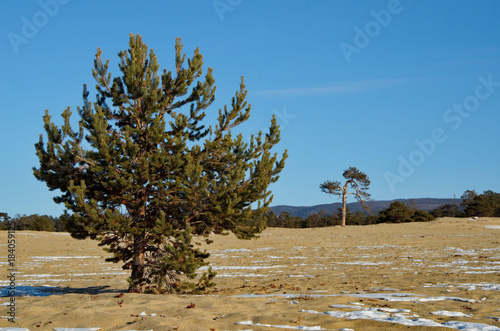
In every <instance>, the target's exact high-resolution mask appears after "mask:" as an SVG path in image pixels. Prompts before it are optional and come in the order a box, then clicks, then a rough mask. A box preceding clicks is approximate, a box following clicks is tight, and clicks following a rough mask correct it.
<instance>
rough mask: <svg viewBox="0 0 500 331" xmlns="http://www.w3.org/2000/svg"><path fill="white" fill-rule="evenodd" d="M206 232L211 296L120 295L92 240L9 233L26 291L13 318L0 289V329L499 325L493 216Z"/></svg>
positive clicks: (498, 255) (498, 224)
mask: <svg viewBox="0 0 500 331" xmlns="http://www.w3.org/2000/svg"><path fill="white" fill-rule="evenodd" d="M6 237H7V232H6V231H3V232H0V238H1V244H2V245H1V246H0V256H2V257H3V258H2V260H0V262H1V263H2V278H1V281H0V286H8V284H9V280H8V278H7V268H8V265H7V263H6V262H7V258H6V256H7V254H8V252H7V246H6V245H5V243H6ZM213 239H214V240H215V242H214V243H213V244H212V245H209V246H207V248H208V249H209V251H210V252H211V254H212V256H211V257H210V262H211V266H212V267H213V269H214V270H216V271H217V273H218V276H217V277H216V282H217V287H216V289H214V291H213V293H211V294H210V295H204V296H189V295H156V296H155V295H139V294H128V293H125V294H123V293H124V292H126V288H127V284H126V282H125V280H126V278H127V277H128V275H129V273H128V272H126V271H123V270H121V268H120V266H119V265H113V264H111V263H106V262H104V258H105V257H106V256H107V253H105V252H104V251H103V250H102V249H101V248H100V247H98V246H97V243H96V242H95V241H91V240H86V241H77V240H74V239H72V238H71V237H70V236H69V235H67V234H62V233H46V232H16V241H17V243H16V252H17V254H16V255H17V256H16V269H17V273H16V279H15V280H16V291H18V293H24V294H27V295H32V296H21V297H17V298H16V301H15V303H16V320H15V321H16V323H15V324H14V323H11V322H9V321H8V320H7V319H6V317H7V312H8V306H7V305H6V304H8V302H9V298H8V297H6V295H7V289H6V288H3V289H2V292H1V294H2V297H1V298H0V304H2V306H0V310H1V312H0V316H3V318H2V319H0V330H2V329H1V328H2V327H3V328H7V327H17V328H25V329H28V330H65V329H64V328H101V330H155V331H161V330H270V329H273V330H279V329H296V330H339V329H344V330H348V329H353V330H374V329H378V330H380V329H394V330H403V329H404V330H407V329H415V330H436V329H440V328H442V329H445V328H446V329H450V328H451V329H467V330H500V323H499V319H500V219H499V218H483V219H479V220H476V221H473V220H470V219H453V218H443V219H439V220H437V221H434V222H429V223H408V224H379V225H371V226H363V227H359V226H348V227H345V228H341V227H334V228H319V229H276V228H271V229H267V230H266V231H264V233H263V234H262V235H261V237H260V238H259V239H253V240H249V241H242V240H237V239H236V238H234V237H233V236H214V237H213ZM2 250H3V251H2ZM4 266H5V267H4ZM58 328H61V329H58ZM3 330H8V329H3Z"/></svg>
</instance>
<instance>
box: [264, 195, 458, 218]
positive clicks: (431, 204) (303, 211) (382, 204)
mask: <svg viewBox="0 0 500 331" xmlns="http://www.w3.org/2000/svg"><path fill="white" fill-rule="evenodd" d="M394 201H401V202H404V203H406V205H407V206H409V207H415V208H417V209H419V210H425V211H431V210H433V209H436V208H439V207H441V206H442V205H446V204H457V205H458V204H460V202H461V199H433V198H421V199H395V200H381V201H369V202H368V205H369V206H370V207H371V212H372V213H373V214H375V215H376V214H377V213H378V212H379V211H381V210H384V209H386V208H387V207H389V205H390V204H391V203H392V202H394ZM338 208H342V202H335V203H329V204H322V205H315V206H301V207H295V206H287V205H279V206H274V207H271V210H272V211H273V212H274V213H275V214H276V215H279V214H280V213H281V212H288V213H289V214H290V216H300V217H302V218H306V217H307V216H309V215H312V214H314V213H319V212H320V211H322V210H324V211H326V212H327V213H328V214H332V213H337V209H338ZM347 208H349V210H350V211H351V212H353V213H355V212H357V211H363V210H364V209H363V207H362V206H361V204H360V203H359V202H351V203H348V204H347Z"/></svg>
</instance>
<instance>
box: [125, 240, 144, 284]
mask: <svg viewBox="0 0 500 331" xmlns="http://www.w3.org/2000/svg"><path fill="white" fill-rule="evenodd" d="M133 245H134V258H133V261H132V275H131V276H130V278H131V280H132V283H131V284H130V285H129V288H128V291H129V293H143V288H142V286H143V284H144V248H145V235H144V233H141V234H139V235H135V236H134V244H133Z"/></svg>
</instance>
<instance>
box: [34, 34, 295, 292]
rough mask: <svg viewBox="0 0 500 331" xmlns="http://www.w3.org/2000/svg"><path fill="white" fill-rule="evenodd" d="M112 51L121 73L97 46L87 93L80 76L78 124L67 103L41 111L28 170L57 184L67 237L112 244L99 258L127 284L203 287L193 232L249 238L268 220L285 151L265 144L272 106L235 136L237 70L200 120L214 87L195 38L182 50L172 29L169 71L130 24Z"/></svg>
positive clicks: (274, 132)
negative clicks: (126, 37)
mask: <svg viewBox="0 0 500 331" xmlns="http://www.w3.org/2000/svg"><path fill="white" fill-rule="evenodd" d="M118 55H119V58H120V62H119V64H118V67H119V69H120V72H121V74H120V75H119V76H116V77H113V76H112V74H111V73H110V72H109V71H108V68H109V60H106V61H103V59H102V52H101V50H100V49H99V48H98V49H97V54H96V56H95V60H94V69H93V70H92V73H93V76H94V78H95V80H96V87H95V88H96V91H97V96H96V101H95V102H90V101H89V98H88V96H89V92H88V90H87V87H86V86H85V85H84V89H83V106H81V107H78V108H77V110H78V115H79V117H80V119H79V121H78V128H77V129H76V130H75V129H74V128H73V127H72V125H71V114H72V112H71V110H70V108H69V107H68V108H67V109H65V110H64V111H63V113H62V118H63V124H62V125H61V126H60V127H58V126H57V125H56V124H54V123H53V122H52V120H51V116H50V115H49V112H48V110H47V111H46V113H45V116H44V117H43V120H44V129H45V132H46V138H47V142H46V143H45V142H44V139H43V138H44V137H43V135H40V140H39V142H38V143H37V144H36V145H35V147H36V152H37V155H38V158H39V161H40V166H39V167H38V168H36V167H35V168H33V171H34V175H35V177H36V178H37V179H39V180H41V181H44V182H45V183H46V184H47V186H48V187H49V189H50V190H59V191H60V192H61V194H60V195H58V196H57V197H55V198H54V200H55V202H56V203H64V205H65V206H66V209H67V210H69V211H71V212H72V216H71V217H68V218H67V220H66V228H67V229H68V231H70V233H71V235H72V236H73V237H74V238H77V239H85V238H91V239H96V240H98V241H99V245H101V246H104V247H105V249H106V250H107V251H109V252H111V253H112V254H113V255H112V257H111V258H109V259H108V261H112V262H115V263H123V268H124V269H127V270H131V276H130V278H129V291H130V292H136V293H148V292H149V293H180V292H202V291H205V290H206V289H207V288H209V287H211V286H213V282H212V280H213V278H214V276H215V273H214V272H212V271H211V269H210V268H209V269H208V271H207V272H205V273H204V274H203V275H201V276H199V277H197V274H196V270H197V269H199V268H200V267H201V266H204V265H207V262H206V259H207V258H208V256H209V254H208V253H207V252H206V251H202V250H200V249H199V248H196V246H195V244H193V240H192V239H193V238H201V239H203V240H206V241H207V242H209V240H208V235H209V234H211V233H215V234H227V233H230V232H232V233H234V234H235V235H236V236H237V237H238V238H241V239H249V238H252V237H254V236H255V235H256V234H258V233H259V232H261V231H262V230H263V229H264V228H265V226H266V219H265V213H266V212H267V210H268V206H269V204H270V202H271V201H272V195H271V192H270V191H269V190H268V186H269V184H271V183H273V182H276V181H277V180H278V178H279V173H280V172H281V171H282V170H283V168H284V165H285V163H284V162H285V159H286V158H287V152H286V151H285V152H284V153H283V155H282V156H281V158H278V155H277V153H271V149H272V148H273V146H275V145H276V144H277V143H278V142H279V141H280V130H279V126H278V125H277V121H276V118H275V117H273V118H272V120H271V125H270V128H269V132H267V133H265V134H263V133H262V131H261V132H259V133H258V134H256V135H252V136H251V137H250V139H249V141H248V142H245V141H244V139H243V136H242V135H241V134H238V135H236V136H233V134H232V130H233V129H234V128H235V127H237V126H238V125H240V124H242V123H244V122H245V121H247V120H248V118H249V116H250V108H251V106H250V105H249V104H247V102H246V101H245V98H246V95H247V90H246V88H245V85H244V81H243V78H242V79H241V84H240V88H239V90H238V91H237V92H236V93H235V96H234V97H233V98H232V101H231V104H230V105H229V106H224V107H223V109H219V113H218V118H217V121H216V123H212V124H211V125H208V126H207V125H205V124H202V121H203V120H204V119H205V116H206V110H207V109H208V108H209V106H210V105H211V104H212V103H213V101H214V98H215V85H214V83H215V81H214V78H213V77H212V69H211V68H208V70H207V71H206V73H205V75H204V76H203V68H202V67H203V56H202V55H201V54H200V52H199V50H198V49H196V50H195V51H194V55H193V57H192V58H188V59H187V61H186V55H185V54H183V53H182V44H181V40H180V39H179V38H178V39H177V40H176V44H175V68H174V70H173V71H167V70H163V73H159V64H158V63H157V58H156V55H155V53H154V52H153V50H152V49H151V50H149V51H148V47H147V45H146V44H145V43H144V42H143V41H142V38H141V36H139V35H132V34H131V35H130V41H129V49H128V50H124V51H122V52H120V53H119V54H118ZM254 203H255V204H254ZM252 205H253V206H254V207H255V206H256V208H253V209H252ZM196 279H198V281H197V282H193V280H194V281H196Z"/></svg>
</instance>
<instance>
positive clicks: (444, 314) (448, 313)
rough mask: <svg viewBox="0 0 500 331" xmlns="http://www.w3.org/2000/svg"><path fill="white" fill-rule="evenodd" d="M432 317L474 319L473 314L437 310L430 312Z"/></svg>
mask: <svg viewBox="0 0 500 331" xmlns="http://www.w3.org/2000/svg"><path fill="white" fill-rule="evenodd" d="M430 313H431V314H432V315H441V316H449V317H472V314H464V313H461V312H457V311H448V310H436V311H431V312H430Z"/></svg>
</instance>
